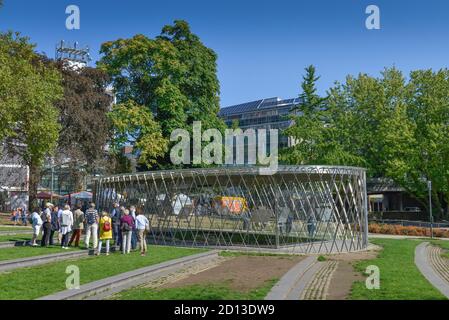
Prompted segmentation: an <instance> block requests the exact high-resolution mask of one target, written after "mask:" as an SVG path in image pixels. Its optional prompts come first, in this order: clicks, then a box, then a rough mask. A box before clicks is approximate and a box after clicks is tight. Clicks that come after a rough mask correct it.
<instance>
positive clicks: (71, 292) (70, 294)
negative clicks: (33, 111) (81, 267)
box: [37, 251, 218, 300]
mask: <svg viewBox="0 0 449 320" xmlns="http://www.w3.org/2000/svg"><path fill="white" fill-rule="evenodd" d="M217 254H218V251H209V252H204V253H199V254H194V255H190V256H186V257H182V258H178V259H174V260H169V261H165V262H162V263H159V264H156V265H151V266H148V267H144V268H140V269H137V270H132V271H128V272H125V273H121V274H118V275H115V276H112V277H109V278H105V279H101V280H97V281H93V282H90V283H87V284H85V285H82V286H80V288H79V289H68V290H64V291H61V292H57V293H55V294H51V295H48V296H45V297H41V298H38V299H37V300H82V299H85V298H92V296H94V295H101V296H103V297H104V296H105V295H104V293H105V292H106V291H109V292H111V293H112V291H113V293H115V292H117V291H121V290H124V289H126V288H127V287H133V286H135V285H136V284H138V283H142V282H144V281H145V279H146V278H148V277H151V276H152V275H154V274H155V273H157V272H159V271H162V270H163V269H166V268H169V267H174V266H177V265H178V266H179V267H182V266H184V265H186V264H188V263H191V262H194V261H196V260H199V259H207V258H210V257H211V256H214V255H217ZM117 288H120V290H114V289H117Z"/></svg>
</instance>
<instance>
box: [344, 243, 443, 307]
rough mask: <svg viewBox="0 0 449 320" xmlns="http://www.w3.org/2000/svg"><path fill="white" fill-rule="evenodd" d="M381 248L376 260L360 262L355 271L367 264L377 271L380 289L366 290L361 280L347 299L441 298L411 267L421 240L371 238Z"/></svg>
mask: <svg viewBox="0 0 449 320" xmlns="http://www.w3.org/2000/svg"><path fill="white" fill-rule="evenodd" d="M370 241H371V242H372V243H374V244H377V245H379V246H382V247H383V250H382V251H381V252H380V253H379V256H378V257H377V258H376V259H372V260H365V261H360V262H358V263H356V264H355V268H356V270H358V271H360V272H364V271H365V270H366V267H367V266H369V265H375V266H377V267H379V270H380V289H378V290H376V289H373V290H369V289H367V288H366V286H365V282H364V281H358V282H355V283H354V284H353V286H352V291H351V295H350V298H351V299H364V300H435V299H445V297H444V296H443V295H442V294H441V293H440V292H439V291H438V290H437V289H435V288H434V287H433V286H432V285H431V284H430V283H429V282H428V281H427V280H426V279H425V278H424V276H423V275H422V274H421V273H420V271H419V270H418V268H417V267H416V266H415V261H414V259H415V248H416V246H417V245H418V244H419V243H421V242H422V240H392V239H372V240H370Z"/></svg>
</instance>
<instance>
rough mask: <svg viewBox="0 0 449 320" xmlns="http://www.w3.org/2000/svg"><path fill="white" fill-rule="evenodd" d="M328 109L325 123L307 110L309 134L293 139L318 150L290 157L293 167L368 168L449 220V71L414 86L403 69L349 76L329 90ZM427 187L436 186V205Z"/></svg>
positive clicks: (423, 76) (419, 77) (297, 133)
mask: <svg viewBox="0 0 449 320" xmlns="http://www.w3.org/2000/svg"><path fill="white" fill-rule="evenodd" d="M326 105H327V106H326V108H325V112H324V116H323V117H319V116H318V117H315V118H313V117H310V116H308V115H307V111H306V109H305V108H303V109H302V110H301V111H303V112H304V114H305V115H306V116H305V120H301V119H300V118H299V119H298V122H297V124H298V123H300V124H301V123H302V124H303V125H304V128H305V129H304V130H301V129H296V128H295V126H294V127H292V128H294V129H290V130H288V131H287V132H288V133H290V134H292V135H293V136H294V137H295V138H296V139H298V140H300V141H306V146H307V145H308V143H307V142H310V141H312V142H313V144H312V146H313V148H305V147H297V146H293V147H292V148H289V149H287V150H283V154H287V157H286V159H287V160H291V159H293V162H294V163H298V162H295V161H298V159H300V160H301V163H317V164H318V163H319V164H340V165H356V166H363V167H366V168H367V170H368V175H369V176H370V177H386V178H390V179H392V180H393V181H394V182H395V183H396V184H397V185H399V186H401V187H403V188H404V189H405V190H407V191H408V192H409V193H410V194H411V195H413V196H414V197H415V198H417V199H418V200H419V201H421V202H422V203H423V204H424V205H425V206H427V207H428V206H429V205H432V206H433V207H434V208H435V209H436V210H435V211H434V212H435V215H436V217H437V218H441V217H443V216H444V217H446V218H447V216H448V214H449V212H448V203H449V166H448V162H447V159H449V148H448V145H449V140H448V139H449V138H448V136H449V135H448V133H449V71H448V70H446V69H444V70H439V71H437V72H434V71H432V70H418V71H413V72H411V73H410V77H409V80H408V81H406V79H405V77H404V76H403V74H402V73H401V72H400V71H399V70H397V69H396V68H388V69H385V70H384V71H383V72H382V73H381V76H380V77H378V78H375V77H371V76H368V75H366V74H360V75H359V76H358V77H352V76H348V77H347V79H346V82H345V83H344V84H339V83H337V84H336V85H335V86H334V87H333V88H331V89H330V90H329V92H328V100H327V102H326ZM323 119H325V121H323ZM317 141H318V142H319V143H317ZM309 144H310V143H309ZM298 150H299V151H298ZM295 152H296V153H295ZM426 180H431V181H432V184H433V189H432V190H433V197H432V198H433V201H432V204H429V203H428V200H427V183H426Z"/></svg>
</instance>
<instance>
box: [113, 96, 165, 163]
mask: <svg viewBox="0 0 449 320" xmlns="http://www.w3.org/2000/svg"><path fill="white" fill-rule="evenodd" d="M109 118H110V119H111V122H112V126H113V128H114V139H113V144H112V147H113V149H112V150H113V151H115V153H119V150H120V148H121V147H122V146H124V145H130V144H132V145H134V149H133V150H134V151H135V152H136V153H138V156H139V162H140V163H143V164H149V165H152V164H154V163H155V161H156V160H155V159H157V158H158V157H161V156H163V155H164V153H165V152H166V151H167V145H168V141H167V139H165V138H164V137H163V136H162V130H161V128H160V126H159V124H158V123H157V122H156V121H155V120H154V118H153V115H152V113H151V111H149V110H148V109H145V108H142V106H139V105H138V104H136V103H135V102H133V101H128V102H126V103H121V104H117V105H115V106H114V108H113V109H112V111H111V112H110V113H109Z"/></svg>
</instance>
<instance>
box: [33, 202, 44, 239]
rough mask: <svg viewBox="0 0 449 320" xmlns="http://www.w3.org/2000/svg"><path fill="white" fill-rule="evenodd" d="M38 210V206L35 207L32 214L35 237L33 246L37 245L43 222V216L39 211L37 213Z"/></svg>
mask: <svg viewBox="0 0 449 320" xmlns="http://www.w3.org/2000/svg"><path fill="white" fill-rule="evenodd" d="M38 211H39V209H38V208H34V210H33V213H32V214H31V223H32V226H33V238H32V239H31V245H32V246H33V247H35V246H37V243H36V240H37V237H39V233H40V231H41V226H42V223H43V222H42V219H41V216H40V215H39V213H37V212H38Z"/></svg>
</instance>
